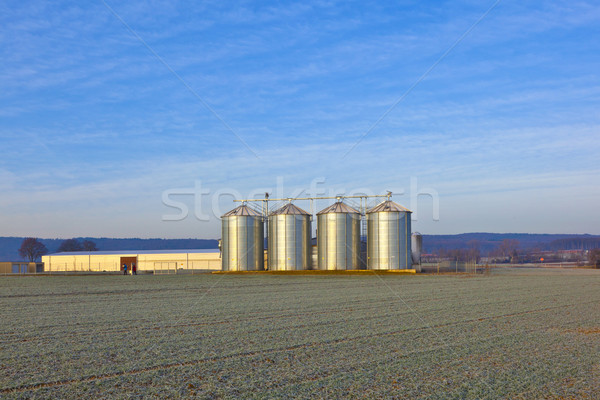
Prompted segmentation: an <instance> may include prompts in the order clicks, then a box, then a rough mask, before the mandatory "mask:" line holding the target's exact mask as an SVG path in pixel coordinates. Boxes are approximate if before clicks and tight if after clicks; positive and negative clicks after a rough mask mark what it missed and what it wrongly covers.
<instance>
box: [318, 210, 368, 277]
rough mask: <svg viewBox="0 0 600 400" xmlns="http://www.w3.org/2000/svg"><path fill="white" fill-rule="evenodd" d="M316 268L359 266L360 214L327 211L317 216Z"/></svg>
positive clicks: (344, 268) (354, 267) (333, 268)
mask: <svg viewBox="0 0 600 400" xmlns="http://www.w3.org/2000/svg"><path fill="white" fill-rule="evenodd" d="M317 227H318V229H317V232H318V233H319V234H318V235H317V243H318V246H317V249H318V266H315V267H318V269H321V270H346V269H359V268H360V261H359V260H360V214H350V213H327V214H319V215H318V216H317Z"/></svg>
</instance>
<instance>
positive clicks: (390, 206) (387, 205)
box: [367, 200, 412, 214]
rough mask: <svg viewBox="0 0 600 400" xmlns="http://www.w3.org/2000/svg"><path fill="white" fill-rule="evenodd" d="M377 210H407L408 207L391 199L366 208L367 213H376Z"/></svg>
mask: <svg viewBox="0 0 600 400" xmlns="http://www.w3.org/2000/svg"><path fill="white" fill-rule="evenodd" d="M377 212H409V213H411V212H412V211H410V210H409V209H408V208H406V207H403V206H401V205H400V204H398V203H394V202H393V201H391V200H386V201H384V202H381V203H379V204H378V205H376V206H375V207H373V208H371V209H370V210H367V214H372V213H377Z"/></svg>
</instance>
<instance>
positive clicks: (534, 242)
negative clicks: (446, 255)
mask: <svg viewBox="0 0 600 400" xmlns="http://www.w3.org/2000/svg"><path fill="white" fill-rule="evenodd" d="M506 239H509V240H516V241H517V242H518V245H517V247H518V249H519V250H533V249H536V250H542V251H543V250H554V251H555V250H591V249H595V248H600V235H566V234H565V235H563V234H529V233H462V234H459V235H423V252H424V253H438V252H439V251H440V250H442V251H444V250H445V251H448V250H458V249H473V248H477V249H478V250H479V251H480V253H481V254H482V255H485V254H489V253H491V252H494V250H496V249H498V247H500V245H501V244H502V242H503V241H504V240H506Z"/></svg>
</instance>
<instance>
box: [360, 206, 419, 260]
mask: <svg viewBox="0 0 600 400" xmlns="http://www.w3.org/2000/svg"><path fill="white" fill-rule="evenodd" d="M410 214H411V211H410V210H409V209H407V208H404V207H402V206H401V205H399V204H397V203H394V202H393V201H391V200H386V201H384V202H382V203H381V204H379V205H377V206H375V207H373V208H372V209H370V210H368V211H367V268H368V269H410V268H411V267H412V254H411V243H410V242H411V231H410Z"/></svg>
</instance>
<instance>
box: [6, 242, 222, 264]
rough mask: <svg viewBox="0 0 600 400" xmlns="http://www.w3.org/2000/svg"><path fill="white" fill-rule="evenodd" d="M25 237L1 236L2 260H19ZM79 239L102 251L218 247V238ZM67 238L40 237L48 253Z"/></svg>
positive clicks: (53, 250)
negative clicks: (88, 241) (92, 244)
mask: <svg viewBox="0 0 600 400" xmlns="http://www.w3.org/2000/svg"><path fill="white" fill-rule="evenodd" d="M23 239H25V238H23V237H0V261H18V260H21V256H19V252H18V250H19V247H21V243H22V242H23ZM75 239H78V240H79V241H84V240H90V241H92V242H94V243H95V244H96V247H97V248H98V250H100V251H112V250H185V249H216V248H217V246H218V240H216V239H137V238H132V239H113V238H91V237H85V238H75ZM64 240H65V239H40V242H42V243H43V244H44V245H45V246H46V248H48V253H55V252H56V251H57V250H58V247H59V246H60V245H61V243H62V242H63V241H64Z"/></svg>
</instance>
